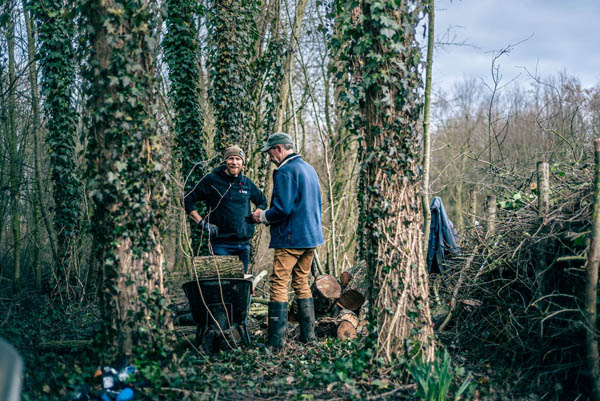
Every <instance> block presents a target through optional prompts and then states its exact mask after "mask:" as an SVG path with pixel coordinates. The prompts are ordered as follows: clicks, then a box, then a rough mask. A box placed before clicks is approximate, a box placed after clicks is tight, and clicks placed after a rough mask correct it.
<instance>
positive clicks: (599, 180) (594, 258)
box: [585, 139, 600, 401]
mask: <svg viewBox="0 0 600 401" xmlns="http://www.w3.org/2000/svg"><path fill="white" fill-rule="evenodd" d="M594 157H595V162H596V165H595V171H594V172H595V174H594V214H593V216H592V238H591V242H590V249H589V254H588V260H587V264H586V271H587V280H586V286H585V323H586V325H585V326H586V336H585V348H586V360H587V366H588V369H589V372H590V375H591V379H592V397H593V400H594V401H600V354H599V351H598V341H597V336H598V329H597V306H596V304H597V302H598V296H597V294H598V266H599V265H600V139H595V140H594Z"/></svg>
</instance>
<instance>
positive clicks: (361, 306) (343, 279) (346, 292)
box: [311, 263, 368, 339]
mask: <svg viewBox="0 0 600 401" xmlns="http://www.w3.org/2000/svg"><path fill="white" fill-rule="evenodd" d="M365 276H366V267H365V265H364V263H359V264H358V265H356V266H354V267H353V268H352V269H351V270H350V271H346V272H343V273H342V274H341V276H340V279H339V281H338V280H337V279H336V278H335V277H333V276H331V275H329V274H322V275H320V276H317V277H316V279H315V281H314V283H313V285H312V288H311V290H312V294H313V298H314V302H315V315H316V318H317V319H316V325H315V330H316V333H317V335H318V336H331V337H333V336H335V337H337V338H339V339H353V338H356V336H357V335H358V334H362V332H363V330H364V329H365V327H366V323H367V321H366V318H365V317H366V313H367V305H365V301H366V297H367V295H368V294H367V293H366V289H367V288H368V287H367V286H366V285H365Z"/></svg>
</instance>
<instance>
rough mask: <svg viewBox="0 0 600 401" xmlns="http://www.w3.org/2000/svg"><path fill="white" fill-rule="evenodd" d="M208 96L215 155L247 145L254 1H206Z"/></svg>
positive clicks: (255, 37) (245, 149) (253, 35)
mask: <svg viewBox="0 0 600 401" xmlns="http://www.w3.org/2000/svg"><path fill="white" fill-rule="evenodd" d="M207 3H208V7H207V17H208V18H207V24H208V31H209V35H208V37H209V41H208V44H209V57H208V66H209V74H210V79H211V85H210V87H209V98H210V103H211V106H212V108H213V110H214V113H215V136H214V148H215V151H216V153H217V154H218V155H220V154H221V153H222V151H223V150H224V149H225V148H227V147H228V146H230V145H232V144H238V145H239V146H240V147H241V148H242V149H244V151H245V152H246V153H248V150H249V148H248V145H249V135H248V134H249V133H248V131H249V128H250V116H251V111H252V102H251V96H250V93H251V89H252V86H253V80H252V77H253V74H252V70H251V68H250V67H251V64H250V62H251V60H253V58H254V45H255V43H256V39H257V38H258V31H257V27H256V19H257V17H258V15H259V9H258V7H257V2H256V1H254V0H209V1H208V2H207Z"/></svg>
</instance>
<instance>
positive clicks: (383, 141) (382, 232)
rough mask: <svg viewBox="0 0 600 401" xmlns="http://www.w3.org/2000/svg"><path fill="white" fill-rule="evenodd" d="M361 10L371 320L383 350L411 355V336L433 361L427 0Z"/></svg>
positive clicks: (363, 196)
mask: <svg viewBox="0 0 600 401" xmlns="http://www.w3.org/2000/svg"><path fill="white" fill-rule="evenodd" d="M361 8H362V9H361V10H360V11H361V12H362V16H361V18H357V19H356V20H355V21H356V29H357V30H358V32H359V33H358V34H359V36H360V37H361V40H366V41H369V43H370V46H369V51H368V52H365V51H364V49H362V48H361V47H358V48H357V49H355V52H356V53H357V54H360V55H361V59H362V62H360V63H359V74H358V75H359V76H360V77H361V79H362V81H361V83H360V84H359V85H360V86H361V87H362V91H363V93H364V97H362V98H361V99H360V117H362V122H363V123H364V124H365V127H366V129H365V131H364V138H362V141H361V149H360V151H359V157H360V160H361V180H360V184H359V188H360V190H359V205H360V207H361V217H360V219H359V221H360V226H359V230H360V231H361V233H360V235H361V241H362V242H363V244H362V245H361V246H360V251H361V258H364V259H365V260H366V262H367V266H368V268H369V277H370V278H371V280H372V289H371V306H370V314H371V319H372V320H373V321H375V322H376V324H377V326H378V339H377V345H378V353H379V355H380V356H382V357H384V359H385V360H387V361H392V360H393V359H394V358H395V357H396V356H397V355H401V354H404V352H405V349H404V345H405V343H406V341H407V340H410V341H412V343H413V344H415V345H417V344H418V345H417V347H418V349H417V350H416V353H417V354H419V355H420V356H421V357H422V358H423V359H425V360H432V359H433V356H434V352H435V346H434V337H433V327H432V322H431V314H430V310H429V301H428V291H429V290H428V287H429V284H428V277H427V273H426V270H425V260H424V253H423V232H422V228H423V210H422V202H420V201H419V199H420V194H421V191H420V187H421V185H422V183H423V181H422V177H421V175H420V167H421V165H420V161H421V160H420V159H421V154H422V150H421V143H420V135H419V132H418V131H419V130H418V129H417V124H419V114H420V112H421V109H422V103H421V102H422V99H421V95H420V93H419V87H420V86H421V77H420V74H419V70H418V65H417V64H418V62H419V60H420V50H419V47H418V45H417V43H416V41H415V29H416V26H417V24H418V22H419V20H420V16H421V12H422V11H423V9H424V3H423V2H422V1H408V2H402V3H401V4H400V5H398V4H397V3H396V2H391V1H389V2H388V1H383V2H381V3H378V4H377V6H374V4H373V3H371V2H368V1H364V2H362V5H361ZM381 21H386V24H382V23H381ZM384 38H385V39H384ZM390 43H392V44H396V45H397V46H391V45H390ZM400 66H401V67H400ZM382 71H386V73H385V74H383V73H382ZM359 125H360V122H359V121H356V126H359ZM415 199H416V200H417V201H415Z"/></svg>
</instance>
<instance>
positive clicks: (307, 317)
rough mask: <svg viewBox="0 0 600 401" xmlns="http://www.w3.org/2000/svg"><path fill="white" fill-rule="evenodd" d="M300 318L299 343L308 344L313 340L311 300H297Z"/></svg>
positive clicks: (313, 308) (313, 327) (313, 318)
mask: <svg viewBox="0 0 600 401" xmlns="http://www.w3.org/2000/svg"><path fill="white" fill-rule="evenodd" d="M298 315H299V317H300V341H301V342H303V343H308V342H311V341H314V340H315V303H314V301H313V299H312V298H302V299H299V300H298Z"/></svg>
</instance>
